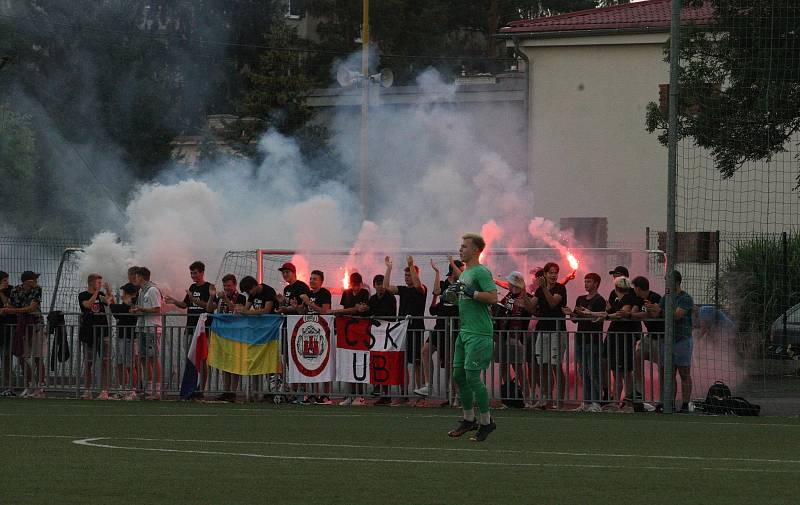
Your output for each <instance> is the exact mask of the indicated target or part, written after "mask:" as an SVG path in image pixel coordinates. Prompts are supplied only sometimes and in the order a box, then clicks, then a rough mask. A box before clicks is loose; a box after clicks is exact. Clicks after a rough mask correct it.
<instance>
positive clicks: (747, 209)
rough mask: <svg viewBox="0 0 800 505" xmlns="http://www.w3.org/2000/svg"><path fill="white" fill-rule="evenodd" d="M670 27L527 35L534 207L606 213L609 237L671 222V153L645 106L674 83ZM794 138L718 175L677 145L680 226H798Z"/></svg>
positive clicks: (701, 156) (558, 213)
mask: <svg viewBox="0 0 800 505" xmlns="http://www.w3.org/2000/svg"><path fill="white" fill-rule="evenodd" d="M666 38H667V35H666V34H646V35H630V34H629V35H616V36H598V37H574V38H560V39H541V40H528V41H524V42H523V43H522V50H523V51H524V52H525V53H526V55H527V56H528V57H529V58H530V61H531V68H530V74H529V75H530V79H531V86H530V104H531V106H530V111H529V114H530V116H529V121H530V143H529V160H530V166H529V168H530V171H531V181H532V186H533V193H534V194H533V204H534V210H535V212H536V213H537V214H538V215H541V216H544V217H548V218H551V219H553V220H555V221H556V222H558V220H559V219H560V218H562V217H607V218H608V238H609V240H611V241H642V239H643V237H644V232H645V228H646V227H647V226H649V227H651V228H653V229H658V230H663V229H664V228H665V227H666V195H667V186H666V183H667V172H666V169H667V150H666V148H665V147H664V146H662V145H661V144H659V143H658V140H657V138H656V135H655V134H653V135H651V134H649V133H647V132H646V131H645V129H644V125H645V113H646V107H647V104H648V103H649V102H651V101H656V102H657V101H658V91H659V88H658V86H659V84H665V83H667V82H669V67H668V65H667V63H665V62H664V54H663V44H664V42H665V41H666ZM797 141H798V139H797V138H796V139H793V140H792V141H791V142H789V143H787V150H788V152H786V153H780V154H778V155H776V156H775V157H774V158H773V160H772V161H771V162H766V161H756V162H750V163H747V164H745V165H744V166H743V167H742V168H741V169H740V170H739V172H737V174H736V175H735V176H734V177H732V178H731V179H722V177H721V176H720V174H719V172H718V171H717V169H716V167H715V165H714V162H713V159H711V157H710V156H709V154H708V153H707V152H705V151H703V150H702V149H698V148H696V147H694V146H693V145H692V143H691V141H690V140H684V141H682V142H681V145H680V146H679V152H678V157H679V162H678V187H677V207H678V210H677V217H678V222H677V224H678V228H679V229H680V230H692V231H714V230H722V231H730V232H772V231H783V230H789V229H797V228H798V227H799V226H800V198H798V193H797V191H793V190H792V188H793V187H794V186H795V184H796V181H795V180H794V179H795V177H796V176H797V173H798V163H797V161H796V160H795V159H793V157H795V156H796V155H797V151H798V148H797V145H798V144H797Z"/></svg>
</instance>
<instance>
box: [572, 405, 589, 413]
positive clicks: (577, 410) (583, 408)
mask: <svg viewBox="0 0 800 505" xmlns="http://www.w3.org/2000/svg"><path fill="white" fill-rule="evenodd" d="M588 410H589V407H587V406H586V405H585V404H583V403H581V404H580V405H578V408H576V409H572V411H573V412H587V411H588Z"/></svg>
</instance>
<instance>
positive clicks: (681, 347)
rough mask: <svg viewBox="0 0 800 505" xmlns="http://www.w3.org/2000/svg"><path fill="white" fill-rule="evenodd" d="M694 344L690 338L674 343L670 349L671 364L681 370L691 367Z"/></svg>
mask: <svg viewBox="0 0 800 505" xmlns="http://www.w3.org/2000/svg"><path fill="white" fill-rule="evenodd" d="M693 348H694V344H693V342H692V337H688V338H684V339H682V340H678V341H676V342H675V345H674V346H673V347H672V362H673V364H674V365H675V366H679V367H681V368H685V367H690V366H692V349H693Z"/></svg>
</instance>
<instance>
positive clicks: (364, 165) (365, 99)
mask: <svg viewBox="0 0 800 505" xmlns="http://www.w3.org/2000/svg"><path fill="white" fill-rule="evenodd" d="M363 11H364V13H363V14H364V18H363V20H362V25H361V76H362V78H361V84H362V86H363V88H362V89H361V170H360V172H361V177H360V195H361V217H362V219H367V217H368V212H367V209H368V208H369V201H368V187H369V145H368V144H369V84H370V81H369V0H363Z"/></svg>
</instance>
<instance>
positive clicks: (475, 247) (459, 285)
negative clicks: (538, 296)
mask: <svg viewBox="0 0 800 505" xmlns="http://www.w3.org/2000/svg"><path fill="white" fill-rule="evenodd" d="M461 238H462V241H461V248H460V249H459V254H460V255H461V260H462V261H463V262H464V264H465V266H466V269H465V270H464V271H463V272H462V273H461V275H460V277H459V278H458V282H456V283H454V284H452V285H451V286H450V287H449V288H448V289H447V290H446V291H445V293H444V295H443V296H444V299H445V301H447V302H449V303H456V302H457V303H458V314H459V320H460V324H461V327H460V331H459V333H458V338H457V339H456V348H455V355H454V357H453V381H455V383H456V384H458V390H459V393H460V398H461V405H462V407H463V409H464V419H463V420H462V421H461V424H460V425H459V426H458V427H457V428H455V429H453V430H450V432H449V433H448V434H449V435H450V436H451V437H460V436H462V435H464V434H465V433H468V432H470V431H475V430H478V432H477V433H475V435H473V436H472V437H470V440H473V441H475V442H483V441H484V440H486V437H488V436H489V434H490V433H491V432H493V431H494V430H495V429H496V428H497V426H496V425H495V424H494V421H493V420H492V416H491V414H490V413H489V393H488V392H487V391H486V384H484V383H483V380H481V371H482V370H486V368H488V367H489V365H490V364H491V362H492V356H493V354H494V342H493V340H492V331H493V328H492V318H491V313H490V311H489V307H490V306H492V305H494V304H495V303H497V287H496V286H495V284H494V280H493V278H492V273H491V272H490V271H489V269H488V268H486V267H485V266H483V265H481V264H480V261H479V259H480V254H481V252H482V251H483V249H484V248H485V247H486V242H485V241H484V240H483V237H481V236H480V235H476V234H473V233H468V234H466V235H464V236H463V237H461ZM475 404H477V405H478V412H479V416H478V418H477V419H476V417H475V408H474V405H475Z"/></svg>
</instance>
